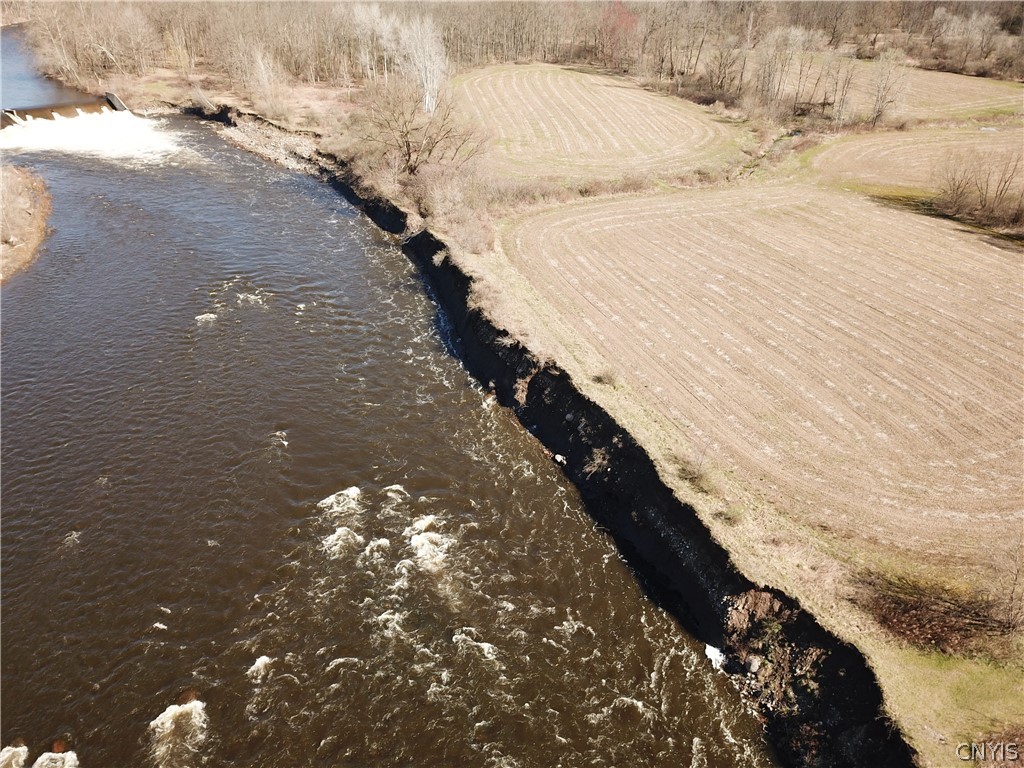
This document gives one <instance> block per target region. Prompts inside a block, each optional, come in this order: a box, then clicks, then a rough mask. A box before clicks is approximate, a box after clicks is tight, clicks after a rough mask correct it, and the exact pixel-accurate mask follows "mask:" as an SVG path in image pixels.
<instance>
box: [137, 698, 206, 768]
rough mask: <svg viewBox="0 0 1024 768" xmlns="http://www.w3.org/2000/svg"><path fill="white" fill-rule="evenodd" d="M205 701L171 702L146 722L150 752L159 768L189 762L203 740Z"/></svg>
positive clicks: (204, 740) (192, 760)
mask: <svg viewBox="0 0 1024 768" xmlns="http://www.w3.org/2000/svg"><path fill="white" fill-rule="evenodd" d="M209 725H210V719H209V717H208V716H207V714H206V702H203V701H199V700H198V699H195V700H193V701H190V702H188V703H186V704H172V705H171V706H169V707H168V708H167V709H165V710H164V711H163V712H162V713H161V714H160V716H159V717H157V718H156V719H155V720H153V721H152V722H151V723H150V724H149V735H150V745H149V751H150V755H151V756H152V757H153V762H154V763H155V764H156V765H157V767H158V768H172V766H185V765H192V764H193V763H194V762H195V760H194V758H195V755H196V753H198V752H199V750H200V749H201V748H202V746H203V744H204V743H205V742H206V733H207V729H208V728H209Z"/></svg>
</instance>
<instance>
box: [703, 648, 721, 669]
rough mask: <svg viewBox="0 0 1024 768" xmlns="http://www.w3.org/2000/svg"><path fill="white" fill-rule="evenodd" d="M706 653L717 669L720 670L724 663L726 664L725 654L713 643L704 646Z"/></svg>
mask: <svg viewBox="0 0 1024 768" xmlns="http://www.w3.org/2000/svg"><path fill="white" fill-rule="evenodd" d="M704 655H705V656H707V657H708V660H709V661H710V662H711V666H712V667H714V668H715V669H719V670H720V669H721V668H722V665H724V664H725V654H724V653H722V652H721V651H720V650H718V649H717V648H715V646H713V645H705V646H704Z"/></svg>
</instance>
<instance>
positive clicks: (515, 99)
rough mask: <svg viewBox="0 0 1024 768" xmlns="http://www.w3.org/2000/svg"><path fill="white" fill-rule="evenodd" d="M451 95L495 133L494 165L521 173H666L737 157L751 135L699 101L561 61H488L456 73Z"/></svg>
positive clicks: (577, 175) (574, 175)
mask: <svg viewBox="0 0 1024 768" xmlns="http://www.w3.org/2000/svg"><path fill="white" fill-rule="evenodd" d="M455 92H456V98H457V99H458V102H459V106H460V109H461V110H463V111H464V113H465V114H467V115H468V116H469V117H470V118H471V119H472V120H473V122H474V123H476V124H479V125H482V126H484V127H485V128H486V129H487V130H488V131H489V132H490V133H491V134H492V135H493V137H494V139H495V148H494V149H495V151H494V152H493V153H492V158H491V159H492V160H493V162H494V163H495V164H496V166H497V170H500V171H503V172H506V173H512V174H515V175H519V176H537V177H562V178H586V177H597V178H607V177H616V176H623V175H626V174H630V173H649V174H652V175H657V176H660V177H665V176H668V175H670V174H672V173H679V172H683V171H686V170H689V169H693V168H697V167H704V168H708V169H712V168H715V167H717V166H721V165H723V164H725V163H727V162H728V161H730V160H735V159H739V158H740V157H742V155H741V152H740V144H741V142H743V141H749V139H748V138H747V134H745V133H744V132H743V131H741V130H739V129H737V128H735V127H733V126H732V125H730V124H729V123H728V122H727V121H726V120H724V119H722V118H718V117H716V116H715V115H713V114H712V113H711V112H709V111H708V110H706V109H704V108H702V107H699V106H697V105H695V104H692V103H690V102H686V101H683V100H682V99H678V98H673V97H669V96H664V95H660V94H655V93H651V92H649V91H645V90H643V89H641V88H639V87H638V86H635V85H633V84H631V83H629V82H627V81H625V80H622V79H615V78H612V77H607V76H604V75H600V74H596V73H591V72H584V71H579V70H575V69H568V68H564V67H557V66H552V65H546V64H530V65H502V66H496V67H488V68H486V69H483V70H477V71H474V72H472V73H470V74H468V75H465V76H463V77H461V78H459V79H458V81H457V82H456V86H455Z"/></svg>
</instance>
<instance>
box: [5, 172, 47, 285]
mask: <svg viewBox="0 0 1024 768" xmlns="http://www.w3.org/2000/svg"><path fill="white" fill-rule="evenodd" d="M0 180H2V188H3V193H2V197H3V215H2V217H0V283H3V282H5V281H6V280H7V279H8V278H10V277H11V275H14V274H16V273H18V272H20V271H22V270H23V269H25V268H26V267H27V266H28V265H29V264H31V263H32V261H33V260H34V259H35V257H36V255H37V254H38V251H39V246H40V245H42V242H43V240H44V239H45V238H46V222H47V219H48V218H49V215H50V195H49V193H48V192H47V191H46V185H45V184H44V183H43V180H42V179H41V178H39V177H38V176H37V175H36V174H34V173H32V172H31V171H29V170H27V169H25V168H19V167H18V166H14V165H9V164H7V163H4V164H3V166H2V167H0Z"/></svg>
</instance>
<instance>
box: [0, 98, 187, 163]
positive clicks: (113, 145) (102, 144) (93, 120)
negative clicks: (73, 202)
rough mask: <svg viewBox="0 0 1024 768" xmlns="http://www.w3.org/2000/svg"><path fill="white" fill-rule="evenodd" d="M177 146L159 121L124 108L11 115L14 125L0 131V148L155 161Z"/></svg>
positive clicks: (163, 158)
mask: <svg viewBox="0 0 1024 768" xmlns="http://www.w3.org/2000/svg"><path fill="white" fill-rule="evenodd" d="M180 149H181V147H180V146H179V144H178V142H177V141H176V139H175V137H174V135H173V134H171V133H169V132H167V131H166V130H164V129H163V127H162V121H159V120H153V119H151V118H145V117H139V116H138V115H133V114H132V113H131V112H127V111H125V112H113V111H110V110H105V111H103V112H93V113H81V112H80V113H79V115H78V116H77V117H63V116H61V115H57V116H55V117H54V119H52V120H46V119H39V118H31V117H29V118H25V119H23V120H22V119H20V118H15V124H14V125H11V126H8V127H6V128H4V129H3V130H2V131H0V150H7V151H14V152H63V153H67V154H74V155H79V154H84V155H91V156H94V157H99V158H105V159H111V160H124V159H132V160H139V161H142V162H159V161H162V160H165V159H166V158H167V157H169V156H170V155H172V154H175V153H176V152H178V151H180Z"/></svg>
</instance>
